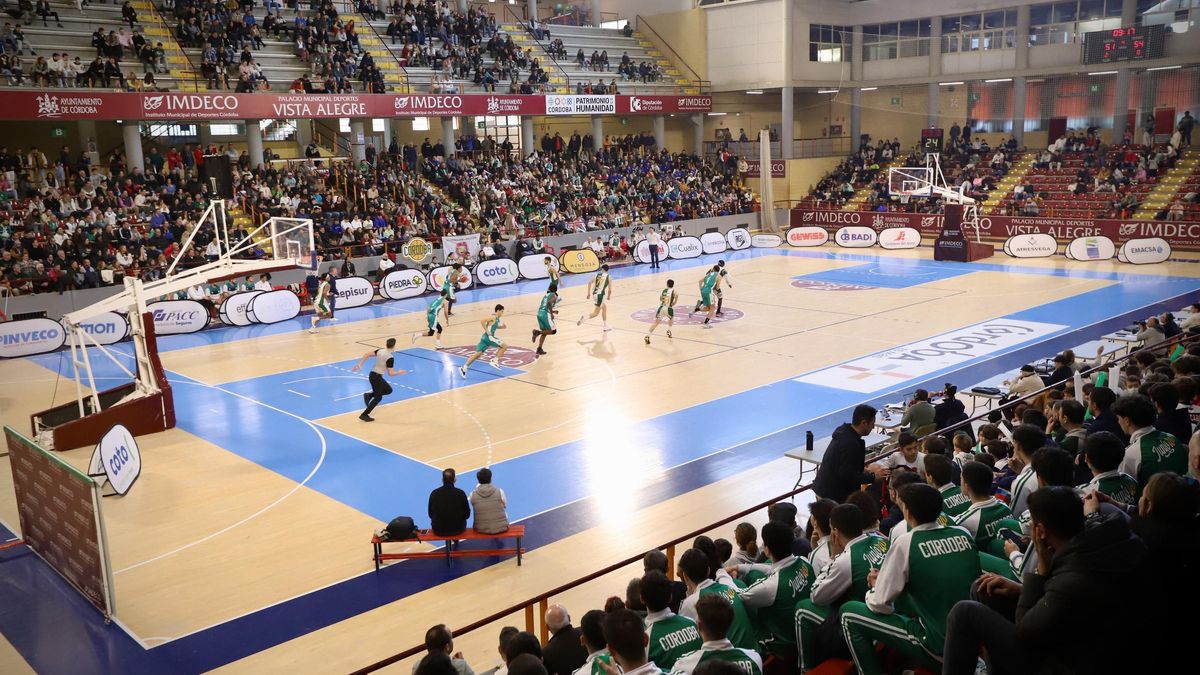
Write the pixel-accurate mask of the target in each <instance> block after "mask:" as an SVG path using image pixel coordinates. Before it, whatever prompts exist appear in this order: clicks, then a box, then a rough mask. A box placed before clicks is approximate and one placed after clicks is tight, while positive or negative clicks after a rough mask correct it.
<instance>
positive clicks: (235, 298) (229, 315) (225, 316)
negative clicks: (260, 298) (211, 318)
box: [217, 291, 262, 326]
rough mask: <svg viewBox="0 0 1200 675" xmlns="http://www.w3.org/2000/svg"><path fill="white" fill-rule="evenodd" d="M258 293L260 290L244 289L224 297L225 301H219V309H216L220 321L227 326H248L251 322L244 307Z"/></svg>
mask: <svg viewBox="0 0 1200 675" xmlns="http://www.w3.org/2000/svg"><path fill="white" fill-rule="evenodd" d="M260 293H262V291H245V292H243V293H234V294H233V295H231V296H229V297H228V298H225V302H222V303H221V309H220V310H218V311H217V315H218V316H220V317H221V322H222V323H225V324H226V325H229V326H249V325H250V323H251V322H250V317H249V315H247V314H246V308H247V307H249V306H250V301H251V300H253V299H254V297H255V296H257V295H258V294H260Z"/></svg>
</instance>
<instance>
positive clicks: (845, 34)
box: [808, 23, 854, 63]
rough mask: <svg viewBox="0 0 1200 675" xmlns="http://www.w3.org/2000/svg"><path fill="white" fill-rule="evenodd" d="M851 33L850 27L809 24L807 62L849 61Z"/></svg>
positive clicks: (852, 33)
mask: <svg viewBox="0 0 1200 675" xmlns="http://www.w3.org/2000/svg"><path fill="white" fill-rule="evenodd" d="M853 31H854V29H853V28H851V27H850V26H830V25H825V24H816V23H813V24H809V25H808V60H809V61H815V62H824V63H830V62H836V61H849V60H850V41H851V39H852V38H853V35H854V32H853Z"/></svg>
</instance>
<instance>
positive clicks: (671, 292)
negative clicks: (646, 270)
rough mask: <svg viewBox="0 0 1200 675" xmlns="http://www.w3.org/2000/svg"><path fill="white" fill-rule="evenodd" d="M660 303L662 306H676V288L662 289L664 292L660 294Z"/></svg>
mask: <svg viewBox="0 0 1200 675" xmlns="http://www.w3.org/2000/svg"><path fill="white" fill-rule="evenodd" d="M658 305H659V306H660V307H674V306H675V289H673V288H664V289H662V293H659V294H658Z"/></svg>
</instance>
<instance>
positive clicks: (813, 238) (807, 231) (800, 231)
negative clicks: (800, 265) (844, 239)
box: [787, 225, 829, 248]
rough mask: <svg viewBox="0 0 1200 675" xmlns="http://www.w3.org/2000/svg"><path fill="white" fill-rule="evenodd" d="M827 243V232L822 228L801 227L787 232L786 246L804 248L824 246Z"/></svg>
mask: <svg viewBox="0 0 1200 675" xmlns="http://www.w3.org/2000/svg"><path fill="white" fill-rule="evenodd" d="M828 241H829V232H828V231H827V230H826V229H825V228H823V227H812V226H808V225H802V226H800V227H793V228H792V229H790V230H788V231H787V243H788V246H795V247H797V248H806V247H810V246H824V245H825V244H826V243H827V242H828Z"/></svg>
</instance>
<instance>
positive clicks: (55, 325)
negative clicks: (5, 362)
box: [0, 318, 67, 359]
mask: <svg viewBox="0 0 1200 675" xmlns="http://www.w3.org/2000/svg"><path fill="white" fill-rule="evenodd" d="M66 342H67V332H66V330H65V329H63V327H62V324H60V323H59V322H57V321H55V320H53V319H46V318H37V319H23V320H21V321H9V322H7V323H0V357H3V358H6V359H11V358H13V357H16V356H30V355H32V354H45V353H46V352H52V351H54V350H56V349H58V348H59V347H62V346H63V345H64V344H66Z"/></svg>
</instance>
